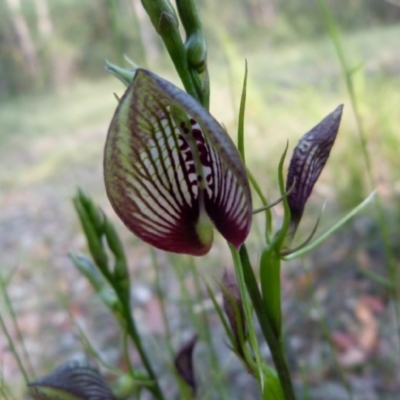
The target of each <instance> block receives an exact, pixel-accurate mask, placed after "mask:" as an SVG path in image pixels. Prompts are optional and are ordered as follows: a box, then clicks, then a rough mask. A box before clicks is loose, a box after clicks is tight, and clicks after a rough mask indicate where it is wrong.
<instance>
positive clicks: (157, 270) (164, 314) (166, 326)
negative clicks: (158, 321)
mask: <svg viewBox="0 0 400 400" xmlns="http://www.w3.org/2000/svg"><path fill="white" fill-rule="evenodd" d="M150 255H151V261H152V265H153V269H154V272H155V275H156V292H157V296H158V299H159V301H160V307H161V317H162V320H163V324H164V329H165V337H166V341H167V346H168V351H169V354H170V356H171V357H173V355H174V349H173V347H172V343H171V338H172V334H171V329H170V327H169V320H168V316H167V310H166V305H165V291H164V289H163V287H162V285H161V274H160V266H159V264H158V261H157V255H156V251H155V250H154V248H153V247H150Z"/></svg>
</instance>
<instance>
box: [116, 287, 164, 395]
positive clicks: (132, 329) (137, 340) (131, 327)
mask: <svg viewBox="0 0 400 400" xmlns="http://www.w3.org/2000/svg"><path fill="white" fill-rule="evenodd" d="M114 289H115V291H116V292H117V293H118V288H117V287H114ZM119 297H120V296H119ZM120 301H121V304H122V308H123V313H124V316H125V322H126V331H127V334H128V335H129V336H130V337H131V338H132V341H133V343H134V344H135V347H136V350H137V351H138V352H139V355H140V358H141V360H142V363H143V365H144V367H145V368H146V371H147V373H148V374H149V378H150V379H151V380H152V381H153V386H151V387H150V386H149V389H150V390H151V391H152V392H153V394H154V396H155V397H156V399H158V400H164V395H163V393H162V391H161V388H160V386H159V384H158V379H157V376H156V374H155V372H154V370H153V367H152V366H151V363H150V360H149V359H148V357H147V353H146V352H145V350H144V348H143V345H142V339H141V337H140V335H139V333H138V331H137V329H136V325H135V322H134V321H133V318H132V313H131V307H130V304H129V301H126V300H125V299H124V298H122V296H121V297H120Z"/></svg>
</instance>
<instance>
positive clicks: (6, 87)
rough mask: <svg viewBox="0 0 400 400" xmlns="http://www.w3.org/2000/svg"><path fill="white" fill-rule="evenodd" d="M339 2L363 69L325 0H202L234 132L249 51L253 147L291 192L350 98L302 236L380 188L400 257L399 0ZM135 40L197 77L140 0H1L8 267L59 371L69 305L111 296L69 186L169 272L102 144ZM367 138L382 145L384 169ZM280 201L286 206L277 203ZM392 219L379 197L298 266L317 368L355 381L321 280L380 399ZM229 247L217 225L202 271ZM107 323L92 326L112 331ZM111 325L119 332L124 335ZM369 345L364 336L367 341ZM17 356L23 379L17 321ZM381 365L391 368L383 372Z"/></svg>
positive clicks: (271, 181)
mask: <svg viewBox="0 0 400 400" xmlns="http://www.w3.org/2000/svg"><path fill="white" fill-rule="evenodd" d="M327 4H328V7H329V9H330V11H331V13H332V17H333V18H334V21H335V24H336V29H337V30H338V32H339V36H340V38H341V41H342V46H343V56H344V58H345V62H346V64H347V65H348V67H349V71H348V75H347V79H348V81H347V83H348V85H346V76H345V75H344V74H343V71H342V68H341V62H340V61H341V60H340V57H339V56H338V54H337V53H336V52H335V47H334V45H333V42H332V36H330V35H329V34H328V29H327V23H326V22H327V20H326V18H324V17H323V15H322V13H321V10H320V8H319V6H318V2H317V1H312V0H274V1H271V0H219V1H218V2H217V1H214V0H199V5H200V10H201V13H202V17H203V22H204V27H205V31H206V35H207V42H208V46H209V49H208V63H209V71H210V78H211V112H212V113H213V115H214V116H215V117H216V118H217V119H218V120H219V121H220V122H221V123H223V124H224V125H225V126H226V128H227V130H228V131H229V132H230V133H231V134H232V135H233V136H234V135H235V132H236V129H237V115H238V108H239V99H240V93H241V86H242V82H243V73H244V60H245V59H247V61H248V65H249V82H248V89H247V108H246V122H245V124H246V125H245V128H246V129H245V135H246V153H247V158H246V160H247V162H248V164H249V167H250V168H251V169H252V171H253V173H254V174H255V176H256V177H257V178H258V179H259V182H260V185H261V187H262V188H263V190H264V191H265V192H266V193H267V194H268V196H269V197H270V198H271V199H274V198H276V197H278V186H277V178H276V175H277V172H276V168H277V164H278V162H279V159H280V156H281V154H282V152H283V150H284V148H285V145H286V142H287V140H289V154H290V153H291V151H292V149H293V147H294V146H295V144H296V143H297V140H298V139H299V138H300V136H301V135H302V134H304V133H305V132H307V131H308V130H309V129H311V128H312V127H313V126H314V125H315V124H317V123H318V122H319V121H320V120H321V119H322V118H323V117H325V116H326V115H327V114H328V113H329V112H331V111H332V110H333V109H334V108H335V107H336V106H337V105H338V104H341V103H343V104H344V106H345V107H344V114H343V120H342V125H341V129H340V132H339V135H338V138H337V141H336V144H335V146H334V148H333V151H332V154H331V157H330V159H329V161H328V164H327V167H326V169H325V170H324V172H323V174H322V176H321V178H320V180H319V182H318V183H317V185H316V187H315V190H314V193H313V196H312V197H311V199H310V202H309V204H308V206H307V209H306V212H305V215H304V221H303V222H302V227H303V228H302V229H300V232H299V237H298V241H299V242H300V241H301V238H302V237H306V236H307V235H308V232H309V230H310V229H311V227H312V225H313V223H314V221H315V219H316V217H317V215H318V213H319V212H320V209H321V206H322V204H323V203H324V201H325V200H327V199H328V204H327V205H326V207H325V211H324V214H323V219H322V223H321V231H323V230H324V229H326V228H327V227H329V226H330V225H332V223H334V222H336V221H337V219H338V218H339V217H340V216H342V215H343V214H344V213H345V212H346V211H348V210H349V209H350V208H351V207H354V206H355V205H356V204H358V203H359V202H360V201H362V200H363V199H364V198H365V197H366V196H367V195H368V194H369V193H370V192H371V191H372V190H375V189H377V190H378V192H379V195H380V198H381V200H382V204H383V218H384V225H385V226H386V228H387V232H388V237H389V245H390V248H391V255H390V257H391V259H392V262H393V263H394V264H395V265H396V268H398V266H399V259H400V251H399V244H400V211H399V210H400V208H399V203H400V156H399V150H400V2H399V0H388V1H383V0H348V1H344V0H331V1H327ZM124 55H126V56H128V57H129V58H130V59H132V60H134V61H135V62H136V63H137V64H139V65H140V66H144V67H146V68H149V69H151V70H153V71H154V72H156V73H157V74H159V75H160V76H163V77H165V78H167V79H170V80H171V81H173V82H175V83H176V84H177V85H179V86H180V83H179V81H178V78H177V76H176V74H175V73H174V70H173V67H172V63H171V62H170V61H169V59H168V57H167V55H166V52H165V50H164V49H163V47H162V43H161V41H160V39H159V37H158V36H157V35H156V33H155V32H154V30H153V27H152V26H151V25H150V22H149V20H148V17H147V15H146V14H145V12H144V10H143V9H142V7H141V4H140V1H139V0H119V1H116V0H96V1H78V0H51V1H50V0H29V1H28V0H0V272H1V273H2V274H3V277H4V276H7V275H8V274H9V273H10V271H14V270H16V271H17V272H16V273H15V274H14V277H13V280H12V282H11V284H10V285H9V293H10V297H11V299H12V301H13V304H14V306H15V308H16V311H17V314H18V319H19V322H20V325H21V329H22V331H23V333H24V335H25V336H26V338H27V340H28V342H27V347H28V349H29V352H30V354H31V358H32V359H33V360H35V361H34V363H35V365H36V364H37V365H38V367H37V370H38V371H40V373H42V374H44V373H47V372H48V371H49V369H52V368H53V367H54V365H55V364H57V363H60V362H61V360H65V357H66V355H71V354H73V353H74V351H75V352H77V351H79V349H80V345H79V340H77V339H76V337H74V336H73V335H72V334H71V329H72V328H71V322H70V316H71V315H73V316H74V317H76V318H78V319H79V318H81V319H87V320H88V321H90V320H91V319H93V313H94V311H93V309H92V308H91V307H90V306H87V304H89V305H91V306H92V305H93V304H92V303H91V302H95V300H94V299H93V298H91V297H90V294H91V291H90V288H89V286H88V285H87V283H86V281H85V280H84V279H83V278H82V277H80V276H79V274H78V273H77V272H76V271H75V270H74V269H73V267H72V264H71V262H70V261H69V260H68V258H67V253H68V252H69V251H78V250H83V249H84V247H85V243H84V240H83V237H82V234H81V233H80V229H79V226H78V222H77V219H76V217H75V215H74V213H73V210H72V206H71V201H70V200H71V198H72V196H73V194H74V193H75V190H76V187H77V186H80V187H82V188H83V189H84V190H85V191H86V192H87V193H89V194H90V195H91V196H93V197H94V198H95V199H96V201H97V202H99V204H100V205H101V206H102V207H103V208H104V209H105V211H106V212H107V213H109V214H110V215H111V216H112V217H113V218H114V220H115V221H116V223H117V224H118V228H119V231H120V232H121V235H122V236H123V238H124V240H125V243H126V244H127V252H128V256H129V257H130V258H129V259H130V262H131V264H132V272H133V273H134V274H135V275H134V276H135V280H137V281H140V280H143V281H144V282H147V285H148V286H149V287H152V285H153V282H154V276H153V275H152V273H150V272H149V265H150V264H151V258H150V256H149V252H148V247H147V246H146V245H143V244H138V241H137V240H136V239H135V238H133V237H132V235H131V234H129V233H128V232H127V231H126V229H125V228H123V227H122V224H120V223H119V222H118V221H117V219H116V218H115V215H114V214H113V211H112V210H111V207H110V205H109V203H108V201H107V199H106V196H105V193H104V185H103V180H102V151H103V145H104V141H105V137H106V133H107V128H108V123H109V121H110V120H111V117H112V114H113V112H114V109H115V107H116V100H115V98H114V96H113V93H114V92H115V93H116V94H117V95H119V96H120V95H121V94H122V93H123V90H124V88H123V86H122V84H121V83H120V82H118V81H117V80H115V78H113V77H110V76H108V75H107V73H106V72H105V70H104V64H105V63H104V60H105V59H108V60H110V61H111V62H114V63H120V64H121V65H123V66H127V67H128V66H129V65H128V63H127V62H126V61H125V60H124ZM349 87H350V88H351V89H352V90H353V93H354V100H355V103H353V104H355V105H356V108H357V111H358V113H357V114H355V113H354V109H353V105H352V102H351V99H350V96H349V90H348V89H349ZM360 132H361V136H360ZM360 137H361V140H360ZM363 143H364V145H363ZM365 151H366V152H367V153H368V154H369V156H370V160H371V169H370V170H371V174H370V175H368V173H367V167H366V159H365V157H364V154H365ZM256 203H257V201H256ZM256 205H257V204H256ZM280 215H281V211H280V208H279V207H277V208H276V216H277V217H278V218H279V217H280ZM381 217H382V216H381ZM379 221H381V222H382V219H380V220H379V218H378V214H377V213H376V211H375V208H374V206H370V207H369V208H368V210H367V211H364V212H363V213H362V215H360V216H359V217H358V218H357V219H356V220H354V221H352V222H351V223H350V224H348V225H347V226H346V228H344V229H343V230H342V231H341V232H340V233H339V234H338V235H337V236H334V237H333V238H331V239H330V240H329V241H328V242H327V243H326V244H324V245H323V246H322V247H321V248H320V249H319V250H318V251H317V252H315V254H314V255H311V256H310V257H309V258H306V260H305V261H304V260H303V261H304V263H305V264H306V265H309V266H310V270H311V272H310V274H311V275H310V277H309V278H310V279H312V283H311V281H310V280H309V279H308V278H307V279H305V278H304V272H303V269H302V268H301V267H300V265H299V264H300V263H299V262H298V263H292V264H289V265H288V266H287V267H286V269H285V270H284V272H283V275H284V276H283V285H284V286H283V297H284V310H285V313H286V314H285V318H286V322H285V324H286V326H287V335H288V337H289V338H294V339H293V343H291V346H292V347H293V348H294V349H295V350H293V351H294V354H295V358H297V362H298V363H300V364H301V365H303V366H304V365H306V367H304V368H305V369H306V370H307V371H308V372H309V371H311V372H310V373H309V374H308V373H306V376H307V379H308V381H309V382H310V384H311V386H316V385H317V383H320V382H325V383H326V382H334V383H337V382H338V381H341V380H340V379H339V378H338V375H339V374H338V373H337V371H336V370H335V365H336V364H335V362H334V361H333V359H332V358H329V357H328V359H327V358H326V347H323V346H322V345H321V343H323V342H324V341H326V340H327V339H326V337H325V336H324V335H323V334H322V333H321V327H320V326H319V325H318V324H317V323H316V322H315V321H316V319H315V312H316V311H315V304H314V303H313V301H314V300H315V299H311V300H310V298H311V297H312V296H313V295H314V294H315V295H316V296H317V302H318V304H320V306H321V307H322V308H321V310H322V311H321V310H320V311H318V313H319V312H321V313H322V314H321V315H324V316H327V318H328V319H327V321H326V324H327V326H328V327H329V329H330V330H331V332H333V334H335V332H340V333H343V332H345V333H346V334H347V335H348V337H351V340H352V341H351V343H352V344H351V345H348V346H347V345H345V344H343V340H344V339H343V337H342V336H337V337H338V339H337V343H339V344H337V346H336V349H337V351H338V352H339V356H340V357H342V358H343V360H342V359H340V360H339V361H340V362H343V365H344V368H345V369H346V374H347V375H348V376H349V377H351V378H352V379H353V378H354V377H357V379H358V381H354V379H355V378H354V379H353V380H352V381H351V382H353V381H354V382H356V384H355V386H357V384H358V385H359V386H360V382H363V384H364V387H367V389H368V390H369V393H375V392H376V393H377V395H376V396H377V397H373V396H372V397H368V399H369V398H371V399H374V398H377V399H378V398H379V399H380V398H381V397H379V396H380V394H379V393H383V392H384V393H387V394H388V396H389V395H390V394H391V393H397V394H398V393H400V388H399V387H398V382H399V379H400V377H399V374H400V372H399V370H400V368H399V357H396V356H393V350H392V349H393V348H396V349H397V348H398V341H397V339H396V337H397V338H398V336H397V334H396V332H395V328H393V325H395V324H394V323H393V304H392V303H391V300H390V299H393V297H391V296H390V295H388V293H387V290H386V289H385V287H383V286H382V285H380V284H379V283H377V282H375V281H374V280H373V279H369V278H366V275H365V274H363V273H361V272H360V271H364V272H365V271H366V270H368V271H372V272H373V273H379V274H382V275H383V276H389V277H391V275H390V273H388V269H387V265H388V264H387V258H388V254H387V252H386V251H385V250H384V246H383V244H382V237H381V230H380V228H379ZM257 222H259V224H258V223H256V225H255V229H254V232H255V233H254V234H253V237H252V238H251V243H250V247H251V248H252V252H253V253H252V254H253V256H254V259H255V260H256V259H257V257H258V255H259V251H260V246H261V244H259V243H258V242H257V241H256V240H254V238H255V237H257V238H258V239H259V240H261V239H260V237H261V235H258V234H257V231H258V232H260V229H261V227H262V220H261V219H260V221H258V220H257ZM257 228H259V229H257ZM158 256H159V257H160V259H161V263H162V264H163V265H165V266H168V265H169V266H170V265H171V264H172V265H173V264H174V263H175V264H177V265H178V267H177V268H180V267H179V265H182V271H184V263H185V260H186V259H185V258H184V259H183V261H182V258H181V259H180V260H181V261H177V259H175V258H173V260H172V261H171V258H166V256H165V255H163V254H161V253H160V254H158ZM196 262H197V261H196ZM179 263H181V264H179ZM230 263H231V261H230V259H229V256H228V255H227V253H226V248H225V247H224V245H223V243H222V241H218V240H217V243H216V246H215V247H214V249H213V250H212V251H211V253H210V255H209V256H207V257H206V258H205V259H204V260H203V259H202V260H198V264H199V265H200V264H202V270H201V271H202V273H204V274H205V275H207V274H209V275H213V276H217V277H219V275H218V274H219V273H220V271H221V268H222V267H223V266H227V265H230ZM166 268H167V267H166ZM182 273H183V274H184V273H185V272H182ZM167 281H168V279H167V280H166V282H167ZM172 285H174V284H173V283H172ZM175 285H176V283H175ZM332 296H333V297H332ZM335 296H336V297H335ZM366 296H368V299H369V300H368V301H367V300H366ZM371 298H372V299H373V300H374V301H375V303H374V304H375V307H378V306H376V304H378V303H379V304H381V306H382V307H381V310H384V311H379V312H378V311H373V310H372V311H371V307H372V306H368V307H367V306H365V304H372V303H371V301H372V300H371ZM85 304H86V305H85ZM146 304H147V303H146ZM360 307H361V308H360ZM362 307H364V308H365V307H366V309H368V310H369V311H368V312H369V313H370V314H368V315H369V316H370V318H371V319H370V320H369V321H372V320H373V321H375V322H376V323H375V325H374V324H372V322H371V323H370V324H369V325H368V324H367V323H365V318H364V317H365V315H364V317H360V315H361V314H360V311H359V310H360V309H361V310H364V312H366V311H365V309H364V308H362ZM378 308H379V307H378ZM146 310H147V311H146V312H147V314H146V315H148V313H150V311H149V310H148V309H146ZM374 310H375V309H374ZM2 311H4V304H2V302H1V301H0V312H2ZM318 315H320V314H318ZM349 315H350V317H349ZM142 317H143V316H142ZM363 318H364V319H363ZM150 319H151V317H143V321H144V322H143V324H149V325H150V328H149V330H150V331H152V329H153V330H157V329H158V328H157V329H156V328H154V326H153V328H151V322H149V321H150ZM349 321H350V322H349ZM88 324H89V323H88ZM99 324H100V323H99ZM103 327H104V325H101V328H99V327H97V329H96V328H93V327H92V328H93V331H94V332H96V331H98V332H101V331H102V329H103ZM322 331H323V330H322ZM107 332H108V331H107ZM360 332H364V333H365V332H369V334H370V335H372V336H373V337H374V338H375V340H374V341H373V343H372V344H371V342H368V343H369V344H367V345H365V344H362V343H361V344H360V343H359V342H358V341H357V340H358V339H357V338H359V337H360V335H361V334H360ZM158 333H159V332H158ZM110 335H111V336H112V334H110ZM374 335H375V336H374ZM304 336H305V337H306V338H307V339H306V340H305V339H304ZM296 338H297V339H298V340H297V342H296V340H295V339H296ZM334 338H335V337H334ZM300 339H301V340H303V342H301V340H300ZM341 340H342V341H341ZM349 340H350V339H349ZM100 342H101V343H103V341H99V343H100ZM111 342H112V343H111V344H110V343H108V344H106V345H105V348H110V349H111V348H113V346H114V348H115V346H116V344H115V342H113V341H111ZM44 343H45V344H46V345H45V346H44V345H43V344H44ZM299 343H300V344H299ZM301 343H303V344H301ZM335 343H336V342H335ZM346 343H348V341H347V342H346ZM103 344H104V343H103ZM107 346H108V347H107ZM296 346H297V347H296ZM318 346H320V347H318ZM321 346H322V347H321ZM346 346H347V347H346ZM363 346H364V347H363ZM289 347H290V346H289ZM334 347H335V346H334ZM354 348H357V349H358V350H359V353H357V354H358V355H357V354H356V356H355V355H354V351H353V350H354ZM350 351H353V353H351V352H350ZM399 353H400V350H399ZM360 354H361V355H360ZM340 357H339V358H340ZM346 357H347V358H346ZM357 357H358V358H357ZM360 357H361V358H360ZM110 358H111V360H112V361H113V360H114V359H113V358H112V355H111V356H110ZM0 360H5V361H4V362H3V364H1V365H2V367H0V371H2V375H3V376H4V377H5V378H6V381H7V380H8V381H9V382H14V379H15V380H18V379H20V376H19V373H18V368H17V366H16V364H15V361H14V360H13V357H12V356H11V354H10V352H9V350H8V348H7V343H6V341H5V339H4V340H3V338H1V335H0ZM55 360H60V362H56V361H55ZM114 361H115V360H114ZM346 363H347V364H346ZM300 370H301V368H299V369H296V368H295V371H297V372H295V379H298V380H300V376H301V374H302V373H303V372H304V371H303V370H301V371H303V372H301V371H300ZM307 371H306V372H307ZM335 371H336V372H335ZM373 378H374V379H375V378H376V380H377V381H379V384H378V383H376V385H375V386H374V383H373V381H374V379H373ZM307 379H306V380H307ZM360 379H361V381H360ZM362 379H364V381H363V380H362ZM357 382H358V383H357ZM371 382H372V383H371ZM374 382H375V381H374ZM396 382H397V384H396ZM365 385H367V386H365ZM368 385H369V386H368ZM361 386H362V385H361ZM382 388H383V389H382ZM374 391H375V392H374ZM312 398H316V399H318V398H324V400H326V399H327V397H318V395H315V397H312ZM333 398H335V399H338V398H339V397H333ZM362 398H363V399H367V397H362ZM387 398H388V399H389V398H391V397H387ZM393 398H395V397H393Z"/></svg>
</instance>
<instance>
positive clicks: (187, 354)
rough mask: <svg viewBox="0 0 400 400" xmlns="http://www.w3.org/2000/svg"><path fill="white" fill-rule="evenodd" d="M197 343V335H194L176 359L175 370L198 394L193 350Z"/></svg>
mask: <svg viewBox="0 0 400 400" xmlns="http://www.w3.org/2000/svg"><path fill="white" fill-rule="evenodd" d="M196 343H197V335H194V336H193V337H192V339H190V340H189V341H188V342H187V343H185V344H184V345H183V346H182V347H181V348H180V350H179V351H178V353H177V355H176V357H175V361H174V364H175V368H176V370H177V372H178V374H179V376H180V377H181V378H182V379H183V380H184V381H185V382H186V383H187V384H188V385H189V386H190V387H191V388H192V390H193V393H195V392H196V380H195V375H194V368H193V350H194V346H196Z"/></svg>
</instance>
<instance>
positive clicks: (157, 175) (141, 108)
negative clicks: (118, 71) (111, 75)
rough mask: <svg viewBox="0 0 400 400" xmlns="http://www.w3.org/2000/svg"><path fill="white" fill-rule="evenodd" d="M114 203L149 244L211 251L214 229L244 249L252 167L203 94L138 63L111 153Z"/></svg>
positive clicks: (107, 164)
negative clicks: (196, 97)
mask: <svg viewBox="0 0 400 400" xmlns="http://www.w3.org/2000/svg"><path fill="white" fill-rule="evenodd" d="M104 178H105V185H106V191H107V194H108V197H109V199H110V202H111V204H112V206H113V208H114V210H115V212H116V213H117V215H118V216H119V217H120V218H121V220H122V221H123V222H124V224H125V225H126V226H127V227H128V228H129V229H130V230H131V231H132V232H133V233H134V234H135V235H137V236H138V237H139V238H140V239H142V240H143V241H145V242H147V243H149V244H150V245H152V246H154V247H156V248H159V249H162V250H166V251H171V252H175V253H185V254H191V255H203V254H206V253H207V252H208V251H209V249H210V248H211V245H212V241H213V227H216V228H217V230H218V231H219V232H220V233H221V234H222V236H223V237H224V238H225V239H226V240H227V241H228V242H230V243H231V244H232V245H234V246H235V247H236V248H239V247H240V246H241V245H242V244H243V243H244V241H245V239H246V237H247V235H248V233H249V230H250V227H251V221H252V202H251V194H250V187H249V183H248V179H247V174H246V170H245V167H244V165H243V163H242V160H241V158H240V155H239V153H238V151H237V149H236V147H235V145H234V144H233V142H232V140H231V139H230V137H229V135H228V134H227V133H226V131H225V130H224V129H223V128H222V126H221V125H220V124H219V123H218V122H217V121H216V120H215V119H214V117H212V116H211V114H210V113H209V112H208V111H207V110H205V109H204V108H203V107H202V106H201V105H200V104H199V103H198V102H197V101H196V100H194V99H193V98H192V97H191V96H189V95H188V94H187V93H185V92H184V91H182V90H180V89H179V88H177V87H176V86H174V85H173V84H171V83H169V82H167V81H165V80H164V79H162V78H160V77H158V76H157V75H155V74H153V73H151V72H150V71H147V70H144V69H137V71H136V73H135V76H134V78H133V81H132V83H131V85H130V86H129V87H128V89H127V91H126V92H125V94H124V95H123V97H122V98H121V100H120V102H119V105H118V108H117V110H116V112H115V114H114V117H113V119H112V121H111V124H110V128H109V131H108V136H107V141H106V145H105V151H104Z"/></svg>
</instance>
